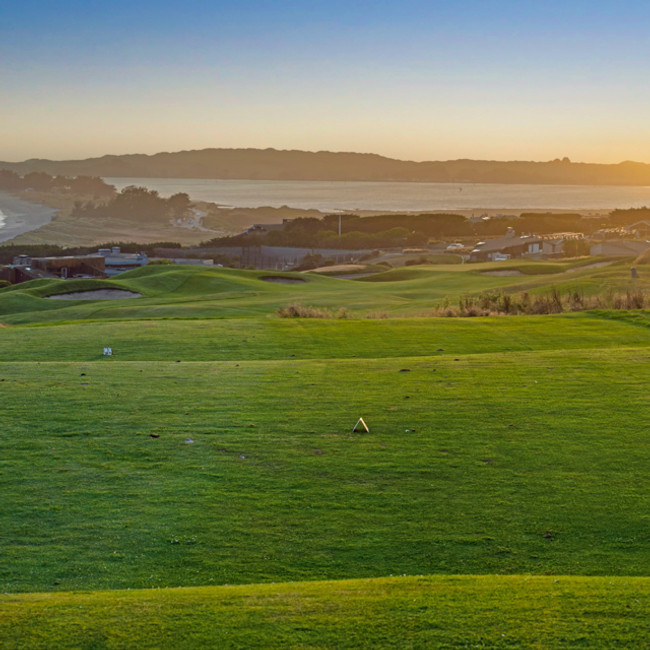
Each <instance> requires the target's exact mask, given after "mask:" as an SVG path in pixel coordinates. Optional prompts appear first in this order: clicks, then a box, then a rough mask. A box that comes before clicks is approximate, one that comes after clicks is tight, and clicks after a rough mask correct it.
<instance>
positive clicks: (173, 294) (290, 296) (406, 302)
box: [0, 263, 650, 324]
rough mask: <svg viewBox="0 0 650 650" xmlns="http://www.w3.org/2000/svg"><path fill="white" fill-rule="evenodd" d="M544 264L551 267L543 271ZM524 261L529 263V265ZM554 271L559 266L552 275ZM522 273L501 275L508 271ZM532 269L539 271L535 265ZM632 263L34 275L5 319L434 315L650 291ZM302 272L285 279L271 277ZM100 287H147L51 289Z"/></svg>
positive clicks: (7, 306)
mask: <svg viewBox="0 0 650 650" xmlns="http://www.w3.org/2000/svg"><path fill="white" fill-rule="evenodd" d="M540 267H541V268H543V269H544V272H540ZM520 269H523V270H526V271H527V273H523V272H522V271H521V270H520ZM549 269H550V270H551V271H553V272H552V273H549ZM504 271H505V272H514V273H520V275H517V276H509V275H494V273H503V272H504ZM533 271H534V273H533ZM629 275H630V273H629V265H627V264H624V263H617V264H613V265H611V266H607V267H605V268H601V267H597V268H593V267H590V266H585V267H581V266H575V265H574V266H573V267H571V265H567V264H564V265H559V264H554V263H550V264H549V265H547V266H544V265H540V263H520V264H519V265H518V267H517V268H514V267H512V268H509V267H505V266H500V265H499V264H494V263H492V264H475V265H439V266H426V267H408V268H405V269H395V270H393V271H389V272H386V273H380V274H378V275H375V276H370V277H366V278H361V279H357V280H341V279H337V278H331V277H326V276H320V275H316V274H296V273H293V274H277V273H275V274H274V273H270V272H263V271H239V270H232V269H218V268H207V269H206V268H202V267H188V266H186V267H182V266H181V267H173V266H172V267H160V266H158V267H155V266H153V267H151V266H150V267H144V268H141V269H138V270H136V271H130V272H129V273H125V274H123V275H121V276H119V277H118V278H115V279H112V280H70V281H64V280H36V281H33V282H27V283H25V284H20V285H15V286H13V287H9V288H7V289H3V290H0V322H3V323H6V324H33V323H47V322H61V321H74V320H84V321H87V320H101V321H104V320H108V319H111V320H114V319H122V320H123V319H136V320H137V319H152V318H153V319H157V318H185V319H186V318H242V317H247V318H251V317H260V316H269V315H273V314H274V313H275V310H276V309H277V308H278V307H285V306H286V305H288V304H290V303H292V302H301V303H304V304H305V305H317V306H319V307H321V308H326V309H329V310H332V311H334V312H336V311H337V310H338V309H339V308H344V309H346V310H348V313H349V314H350V315H351V316H354V317H366V316H371V317H378V316H379V317H384V316H389V315H390V316H417V315H426V314H431V313H432V312H434V311H435V310H436V309H438V308H439V307H441V306H444V305H446V304H456V303H457V302H458V300H459V299H460V298H462V297H463V296H465V295H470V294H472V295H478V294H480V293H481V292H483V291H487V290H493V289H495V290H496V289H500V290H503V291H505V292H508V293H513V294H517V293H521V292H530V293H531V294H533V295H534V294H536V293H543V292H547V291H549V289H550V288H551V287H559V288H560V289H561V291H562V292H563V293H570V292H580V293H584V294H585V295H593V294H594V293H602V294H603V296H606V295H607V294H608V293H611V292H625V291H626V290H630V289H633V290H645V291H648V290H650V276H649V277H648V278H645V274H644V273H641V277H639V278H637V279H635V280H632V279H630V277H629ZM269 277H271V278H277V277H281V278H282V279H284V280H287V279H289V280H291V279H292V280H294V283H291V284H284V283H277V282H269V281H267V280H265V279H264V278H267V279H268V278H269ZM97 288H118V289H128V290H131V291H135V292H138V293H141V294H142V297H141V298H132V299H126V300H49V299H47V298H46V296H49V295H52V294H60V293H63V292H66V293H68V292H73V291H85V290H91V289H97Z"/></svg>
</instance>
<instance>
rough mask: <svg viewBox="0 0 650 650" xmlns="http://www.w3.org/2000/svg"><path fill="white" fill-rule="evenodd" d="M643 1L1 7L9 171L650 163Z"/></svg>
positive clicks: (649, 60) (648, 8) (649, 72)
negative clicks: (38, 164) (172, 163)
mask: <svg viewBox="0 0 650 650" xmlns="http://www.w3.org/2000/svg"><path fill="white" fill-rule="evenodd" d="M648 24H650V3H648V2H647V1H645V0H644V1H643V2H642V1H626V0H620V1H619V2H611V1H599V0H591V1H578V0H564V1H563V2H559V1H556V0H546V1H545V2H543V3H542V2H539V0H535V1H528V0H519V1H518V2H511V1H510V0H483V1H482V2H479V1H476V0H455V1H454V0H449V1H447V0H445V1H436V0H429V1H428V2H425V1H420V0H401V1H400V2H397V1H394V0H374V1H370V0H347V1H340V0H328V1H327V2H325V1H321V0H313V1H311V0H275V1H271V0H259V1H256V2H253V1H250V0H231V1H229V2H222V1H220V0H213V1H211V2H207V1H199V0H185V1H184V2H170V1H165V0H158V1H157V2H150V1H149V0H144V1H140V2H138V1H137V0H129V1H128V2H126V1H124V0H113V1H112V2H110V3H100V2H88V1H87V0H86V1H85V2H79V1H77V0H70V1H66V2H63V3H61V2H35V1H31V0H24V1H22V2H12V3H3V7H2V8H1V9H0V160H4V161H20V160H25V159H28V158H51V159H77V158H87V157H95V156H102V155H105V154H125V153H147V154H153V153H157V152H159V151H180V150H187V149H203V148H208V147H227V148H231V147H255V148H267V147H273V148H276V149H303V150H308V151H320V150H327V151H360V152H368V153H378V154H381V155H384V156H389V157H392V158H400V159H408V160H450V159H458V158H474V159H487V160H552V159H554V158H563V157H565V156H568V157H569V158H570V159H571V160H573V161H583V162H603V163H616V162H620V161H623V160H636V161H640V162H650V120H649V118H650V83H648V80H649V79H650V39H649V38H648V36H647V34H648Z"/></svg>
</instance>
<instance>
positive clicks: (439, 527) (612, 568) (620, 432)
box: [0, 348, 650, 591]
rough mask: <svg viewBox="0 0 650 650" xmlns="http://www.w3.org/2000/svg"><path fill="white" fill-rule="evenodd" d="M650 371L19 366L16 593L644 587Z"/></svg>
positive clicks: (482, 359) (9, 410) (602, 361)
mask: <svg viewBox="0 0 650 650" xmlns="http://www.w3.org/2000/svg"><path fill="white" fill-rule="evenodd" d="M649 356H650V354H649V352H648V349H647V348H640V349H636V348H629V349H615V350H598V351H595V350H578V351H573V352H571V353H567V352H565V351H535V352H520V353H511V354H509V355H502V354H487V353H486V354H482V355H465V356H460V357H451V356H444V357H435V358H432V357H417V358H393V359H363V360H361V359H353V360H319V361H309V360H304V361H298V360H288V361H266V362H252V361H251V362H244V361H242V362H238V363H235V362H234V361H228V362H189V363H186V362H183V363H175V362H135V361H134V362H119V361H115V362H114V363H110V362H109V363H97V362H74V363H56V362H50V363H4V364H2V368H1V372H2V377H1V379H2V380H3V381H1V382H0V390H1V391H2V403H3V407H4V408H3V411H4V412H3V429H2V431H1V432H0V443H1V445H2V449H3V456H2V458H3V460H2V474H1V476H0V482H1V487H2V491H3V495H4V507H3V512H2V518H1V520H0V524H1V525H2V530H3V532H4V534H5V536H6V538H7V539H8V540H10V543H8V544H7V545H5V546H4V547H3V549H2V553H3V562H2V566H1V571H0V579H1V581H2V588H3V590H6V591H33V590H39V591H42V590H47V589H51V588H53V587H52V584H53V583H54V582H55V581H58V582H60V584H61V585H62V587H61V588H64V589H98V588H117V587H127V586H128V587H146V586H177V585H202V584H222V583H246V582H259V581H270V580H274V581H285V580H293V579H315V578H346V577H375V576H381V575H387V574H390V573H393V574H402V573H407V574H420V573H441V572H443V573H485V572H489V573H510V572H542V571H550V572H554V573H570V572H572V573H576V574H589V575H597V574H627V575H639V574H641V575H645V574H647V573H648V568H649V566H650V555H649V554H650V550H649V549H650V545H649V544H648V512H650V508H649V507H648V505H649V504H648V498H647V492H646V490H645V489H644V482H645V480H646V471H647V467H648V466H649V463H650V451H649V449H648V445H647V431H648V427H647V424H646V420H647V416H648V405H647V395H646V393H647V388H646V387H647V383H648V379H649V378H650V377H649V376H648V364H647V360H648V357H649ZM405 370H408V372H405ZM359 416H363V417H364V418H365V419H366V421H367V422H368V424H369V425H370V427H371V433H370V434H364V435H361V434H351V433H350V430H351V427H352V425H353V424H354V423H355V422H356V419H357V418H358V417H359ZM152 435H153V436H157V437H151V436H152ZM189 441H191V442H189Z"/></svg>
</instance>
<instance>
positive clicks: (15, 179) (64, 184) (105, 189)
mask: <svg viewBox="0 0 650 650" xmlns="http://www.w3.org/2000/svg"><path fill="white" fill-rule="evenodd" d="M0 190H6V191H8V192H19V191H24V190H33V191H35V192H61V193H67V194H81V195H85V196H93V197H97V198H100V197H111V196H113V195H114V194H115V188H114V187H113V186H112V185H109V184H108V183H105V182H104V181H103V180H102V179H101V178H99V177H98V176H72V177H71V176H50V174H46V173H45V172H30V173H28V174H25V175H24V176H21V175H20V174H18V173H16V172H14V171H11V170H8V169H0Z"/></svg>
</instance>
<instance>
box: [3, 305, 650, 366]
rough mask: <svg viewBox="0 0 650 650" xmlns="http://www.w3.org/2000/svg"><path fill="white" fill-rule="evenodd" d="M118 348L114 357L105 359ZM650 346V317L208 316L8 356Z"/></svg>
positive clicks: (48, 339) (36, 346)
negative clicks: (108, 351) (106, 350)
mask: <svg viewBox="0 0 650 650" xmlns="http://www.w3.org/2000/svg"><path fill="white" fill-rule="evenodd" d="M106 345H110V346H112V348H113V351H114V355H115V356H114V358H113V359H110V360H107V359H102V353H103V348H104V346H106ZM648 345H650V314H648V313H645V312H635V313H631V312H601V313H586V312H585V313H574V314H561V315H554V316H517V317H502V318H470V319H446V318H429V319H386V320H319V319H279V318H267V319H250V318H249V319H205V320H146V321H133V320H125V321H110V320H109V321H106V322H100V321H92V322H74V323H62V324H57V325H56V326H50V327H43V326H40V327H30V326H14V327H8V328H3V329H2V332H1V335H0V361H97V360H101V361H102V362H107V361H114V360H116V359H119V360H120V361H164V360H173V361H176V360H178V359H181V360H183V361H227V360H249V361H251V360H271V359H289V358H296V359H309V358H311V359H331V358H339V359H341V358H354V357H357V358H387V357H401V356H444V355H457V354H476V353H483V352H504V353H505V352H517V351H526V350H553V349H565V350H574V349H578V348H585V349H587V348H602V347H611V346H617V347H641V346H648Z"/></svg>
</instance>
